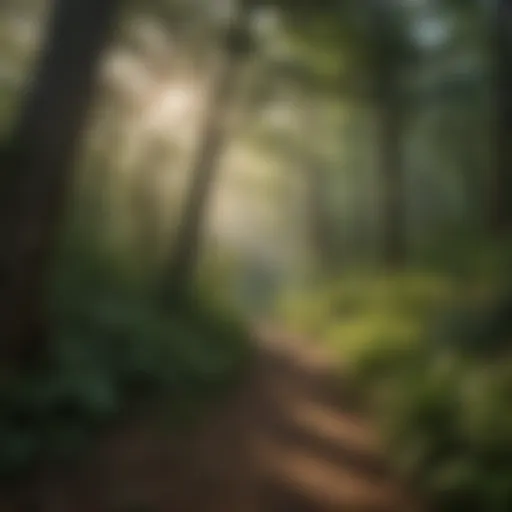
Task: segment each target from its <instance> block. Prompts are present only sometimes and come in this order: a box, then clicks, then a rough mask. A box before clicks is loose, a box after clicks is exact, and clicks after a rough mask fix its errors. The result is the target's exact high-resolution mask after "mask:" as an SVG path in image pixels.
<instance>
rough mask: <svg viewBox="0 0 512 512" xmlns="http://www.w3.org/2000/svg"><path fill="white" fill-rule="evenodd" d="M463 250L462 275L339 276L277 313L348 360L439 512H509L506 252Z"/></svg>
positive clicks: (396, 450) (395, 450) (403, 467)
mask: <svg viewBox="0 0 512 512" xmlns="http://www.w3.org/2000/svg"><path fill="white" fill-rule="evenodd" d="M467 248H468V246H467V245H466V249H467ZM458 254H459V256H458V260H457V262H458V267H459V270H461V272H460V273H459V274H458V275H457V274H456V273H454V272H452V270H453V269H452V268H451V266H450V265H449V264H447V265H446V267H445V268H444V269H442V268H441V266H440V265H439V264H437V265H433V266H432V267H431V268H436V270H431V271H430V272H429V273H425V272H419V271H413V270H409V271H404V272H402V273H401V274H398V275H394V276H385V277H382V276H380V277H379V276H376V275H371V276H366V277H363V278H359V279H357V280H352V281H351V280H350V279H341V280H340V281H339V282H337V283H335V284H334V285H329V286H324V287H322V288H321V289H320V290H316V291H315V292H314V293H309V294H305V296H303V297H293V298H292V299H290V298H288V299H287V300H285V301H283V302H284V304H283V309H282V313H281V314H282V315H283V317H284V318H286V321H287V322H288V323H289V325H292V326H293V327H294V328H295V329H298V330H306V331H307V332H309V333H315V334H316V335H318V334H320V337H321V339H322V340H323V341H324V342H325V343H326V344H327V345H328V346H330V347H331V348H333V349H334V350H335V351H336V353H338V354H339V355H340V364H341V365H342V366H343V371H345V372H348V373H349V375H351V376H352V378H353V379H354V381H355V383H356V384H357V388H358V389H361V390H363V392H364V393H365V395H366V399H367V403H368V405H369V408H370V411H371V412H372V414H373V415H374V416H375V418H376V421H377V424H378V425H380V427H381V429H382V433H383V436H384V437H385V439H387V441H388V447H389V454H390V458H391V460H392V461H394V463H395V466H396V468H397V470H399V471H400V472H402V473H403V475H404V476H405V477H406V478H408V479H410V480H411V482H412V483H414V484H415V485H416V486H417V487H418V488H419V489H420V490H422V491H423V492H424V493H425V494H426V495H427V496H428V497H429V498H430V499H431V500H432V502H433V506H434V507H435V510H447V511H448V510H449V511H455V510H461V511H462V510H464V511H467V510H475V511H479V510H490V511H505V510H510V507H511V506H512V493H511V492H510V485H509V483H510V478H511V476H512V415H511V414H510V411H511V410H512V407H511V406H512V403H511V397H512V377H511V376H512V372H511V370H512V361H511V359H510V352H509V347H510V336H511V334H512V323H511V321H510V318H511V316H510V315H509V314H508V313H509V307H510V306H509V304H510V299H509V298H508V297H509V292H508V291H507V290H510V283H507V280H506V279H504V276H505V275H506V274H503V273H502V274H501V279H500V280H498V279H497V277H498V276H497V272H498V271H502V272H503V270H504V266H503V265H505V263H506V262H507V260H508V262H509V261H511V260H510V251H509V250H508V249H507V248H506V247H504V246H503V245H501V246H500V247H499V248H498V247H496V245H494V247H491V246H489V244H487V246H481V247H480V248H479V249H478V250H476V249H475V250H474V251H473V252H468V253H466V256H465V257H462V256H461V252H459V253H458ZM454 259H456V258H454ZM445 261H447V262H448V261H449V258H446V260H445ZM500 261H501V263H502V266H501V267H500V265H499V263H500ZM462 270H464V271H462Z"/></svg>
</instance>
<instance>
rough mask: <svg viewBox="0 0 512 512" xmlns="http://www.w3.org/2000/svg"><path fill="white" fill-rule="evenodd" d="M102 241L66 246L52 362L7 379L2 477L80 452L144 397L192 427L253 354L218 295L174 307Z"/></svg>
mask: <svg viewBox="0 0 512 512" xmlns="http://www.w3.org/2000/svg"><path fill="white" fill-rule="evenodd" d="M131 268H132V267H130V265H129V264H126V262H123V260H121V259H119V258H118V257H116V256H115V255H114V254H113V253H111V252H108V251H107V250H106V249H105V247H104V246H102V245H101V244H99V243H90V240H89V243H81V244H77V243H76V240H73V241H72V243H68V244H67V245H65V246H64V247H63V249H62V251H61V254H60V256H59V258H58V260H57V265H56V272H55V275H54V277H53V279H52V283H51V297H50V301H49V304H50V308H49V310H50V316H51V319H52V322H51V325H52V331H51V336H50V343H49V354H48V357H47V360H45V363H44V365H41V367H40V368H38V369H37V370H36V371H33V372H31V373H30V374H20V375H17V376H16V377H15V378H9V379H4V381H3V382H2V383H1V386H0V410H1V415H0V475H1V477H2V480H3V481H5V482H7V481H10V480H11V479H13V478H18V477H21V476H23V475H25V474H26V473H27V472H30V471H31V470H32V469H34V468H35V467H37V466H38V465H39V464H44V463H46V462H48V461H56V462H59V461H66V460H71V459H72V458H73V457H76V456H79V455H80V453H82V452H83V451H84V450H86V449H87V447H88V446H89V445H90V443H91V442H94V439H95V438H96V436H97V435H98V434H99V432H100V430H101V428H103V427H106V426H107V425H109V424H111V423H112V422H113V421H115V420H116V419H118V418H120V417H122V416H123V415H124V414H126V413H128V412H129V411H130V410H132V409H133V406H134V404H135V403H137V402H138V401H141V400H142V401H147V400H149V399H151V400H153V399H156V400H158V401H159V402H160V403H161V404H163V406H164V407H160V409H165V418H162V419H163V420H164V421H165V424H166V425H167V426H168V427H169V428H171V429H180V428H181V429H183V430H189V429H190V427H191V426H192V425H194V424H195V423H196V422H197V421H198V419H199V418H200V416H201V413H202V411H203V410H204V409H205V406H206V405H207V404H211V403H212V402H213V401H215V400H217V399H218V398H220V397H222V396H223V395H224V393H225V392H227V391H228V390H229V389H231V388H232V387H233V386H234V384H235V383H236V381H237V379H239V378H240V377H241V375H242V372H243V371H244V369H245V365H246V363H248V361H249V355H250V354H249V343H248V340H247V333H246V331H245V328H244V325H243V324H242V323H241V321H240V320H239V318H238V317H237V316H236V314H235V313H233V312H232V311H231V310H230V309H229V308H227V307H225V306H223V305H221V306H219V304H218V301H215V297H213V296H211V294H205V293H200V292H198V293H195V294H194V295H193V296H190V297H189V298H188V299H187V300H184V299H181V300H179V301H178V300H177V301H175V303H174V304H172V307H169V305H165V306H164V305H163V304H161V303H159V302H158V301H157V300H156V299H155V293H153V291H152V289H151V286H148V285H146V284H145V281H144V279H143V278H141V275H138V274H137V273H136V272H134V271H131Z"/></svg>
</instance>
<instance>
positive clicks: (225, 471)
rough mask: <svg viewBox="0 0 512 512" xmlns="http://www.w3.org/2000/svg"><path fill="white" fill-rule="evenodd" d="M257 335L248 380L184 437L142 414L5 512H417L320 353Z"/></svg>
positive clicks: (264, 334) (272, 335)
mask: <svg viewBox="0 0 512 512" xmlns="http://www.w3.org/2000/svg"><path fill="white" fill-rule="evenodd" d="M258 337H259V339H260V344H261V350H260V357H259V360H258V361H257V364H256V365H255V369H254V375H253V376H251V378H250V379H249V382H248V384H247V385H245V386H243V388H242V389H240V390H239V392H238V393H237V396H236V397H234V398H233V399H232V400H230V401H229V403H227V404H226V405H225V406H224V407H223V408H222V409H220V410H218V411H216V413H215V416H214V417H212V418H211V419H210V420H209V421H208V422H206V423H207V424H206V425H205V426H204V428H203V429H202V430H201V431H200V432H198V433H196V434H194V435H193V436H191V438H190V439H188V438H187V440H185V439H184V440H183V441H182V442H179V441H178V442H177V441H176V439H175V438H174V439H173V440H169V438H168V435H167V434H165V433H164V431H163V430H162V429H159V428H157V427H156V426H155V425H154V422H149V421H148V419H147V418H144V419H142V420H141V421H140V424H132V425H130V426H129V427H126V428H125V429H124V431H121V432H120V431H116V432H115V434H113V435H112V436H111V437H110V438H108V439H105V440H104V441H103V442H102V443H100V445H99V446H98V447H97V449H96V450H95V451H94V453H91V454H90V455H89V457H87V460H86V461H85V462H84V464H83V466H82V467H81V468H80V469H79V470H75V471H73V472H69V473H65V472H63V471H59V472H57V473H56V474H55V475H49V474H46V475H45V478H44V479H41V480H40V481H39V482H38V485H37V486H36V488H35V489H36V490H35V492H34V493H25V495H24V501H25V503H24V504H22V505H21V506H17V507H14V506H12V507H9V508H7V506H5V507H2V506H1V504H0V512H4V511H5V512H11V511H12V512H18V511H19V512H21V511H23V512H82V511H83V512H415V511H416V510H417V509H416V508H414V507H413V506H412V505H411V504H410V502H407V500H406V499H405V497H404V493H402V492H401V490H400V488H399V487H398V485H397V483H396V481H395V480H394V479H393V478H392V477H391V476H390V472H389V471H388V468H387V467H386V461H385V457H384V456H383V454H382V451H381V449H380V446H379V443H378V440H377V439H376V437H375V435H374V433H373V431H372V430H371V429H370V428H369V427H368V425H367V424H366V423H365V422H364V421H363V420H362V419H361V417H360V416H359V415H358V414H357V413H356V412H354V410H353V408H352V407H351V404H350V402H349V401H348V399H347V397H343V396H342V394H341V393H340V389H341V386H340V384H339V382H338V381H337V380H336V378H335V377H334V376H333V375H332V374H331V372H330V368H329V361H328V358H326V357H325V354H324V355H322V354H318V353H316V352H315V351H314V350H313V349H311V348H310V347H307V346H306V345H304V344H301V343H298V342H297V341H296V340H291V339H289V338H286V337H284V336H281V335H279V334H277V333H276V332H270V331H268V330H267V331H266V332H263V331H262V332H261V333H259V335H258ZM148 424H149V425H148Z"/></svg>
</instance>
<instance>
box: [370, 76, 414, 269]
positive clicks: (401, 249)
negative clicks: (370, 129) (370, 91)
mask: <svg viewBox="0 0 512 512" xmlns="http://www.w3.org/2000/svg"><path fill="white" fill-rule="evenodd" d="M386 82H387V78H385V79H384V82H381V84H382V85H383V94H382V96H381V98H380V100H379V105H378V106H377V108H378V117H379V118H378V120H377V124H378V126H377V130H378V137H379V153H378V159H379V161H378V166H379V172H380V180H381V182H380V186H381V191H382V210H381V215H382V237H383V258H384V263H385V265H386V266H387V267H388V268H390V269H395V268H400V267H402V266H403V264H404V263H405V261H406V257H407V240H406V239H407V236H406V223H405V218H406V211H405V208H406V207H405V190H404V188H405V183H404V173H403V155H402V110H401V106H400V99H399V98H398V97H397V95H396V91H395V90H394V87H393V86H392V85H389V86H388V84H389V82H387V83H386Z"/></svg>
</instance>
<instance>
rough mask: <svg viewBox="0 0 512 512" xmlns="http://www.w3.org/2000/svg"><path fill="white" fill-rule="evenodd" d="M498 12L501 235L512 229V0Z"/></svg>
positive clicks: (495, 203)
mask: <svg viewBox="0 0 512 512" xmlns="http://www.w3.org/2000/svg"><path fill="white" fill-rule="evenodd" d="M496 14H497V18H496V29H495V35H494V38H495V39H494V41H495V43H494V44H495V48H494V54H495V59H496V61H495V91H496V92H495V94H496V134H495V136H496V161H495V172H494V176H493V177H492V178H493V179H492V183H491V197H490V201H491V215H490V229H491V232H492V233H495V234H498V235H500V234H507V233H511V232H512V1H511V0H500V1H499V4H498V9H497V12H496Z"/></svg>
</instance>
